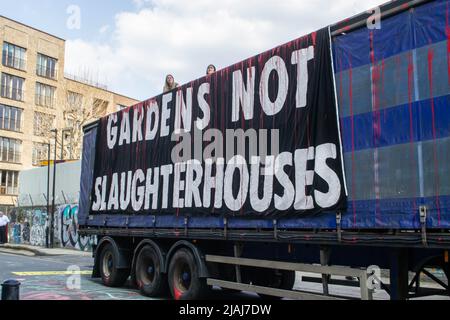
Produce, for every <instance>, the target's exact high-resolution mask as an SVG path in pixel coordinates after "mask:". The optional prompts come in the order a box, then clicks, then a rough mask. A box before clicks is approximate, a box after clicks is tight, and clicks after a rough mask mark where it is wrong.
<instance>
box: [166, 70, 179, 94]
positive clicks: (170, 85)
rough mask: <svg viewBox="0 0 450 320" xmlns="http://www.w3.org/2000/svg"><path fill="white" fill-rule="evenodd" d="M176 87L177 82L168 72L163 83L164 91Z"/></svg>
mask: <svg viewBox="0 0 450 320" xmlns="http://www.w3.org/2000/svg"><path fill="white" fill-rule="evenodd" d="M176 87H178V83H176V82H175V78H174V77H173V75H171V74H168V75H167V76H166V81H165V83H164V92H167V91H170V90H173V89H175V88H176Z"/></svg>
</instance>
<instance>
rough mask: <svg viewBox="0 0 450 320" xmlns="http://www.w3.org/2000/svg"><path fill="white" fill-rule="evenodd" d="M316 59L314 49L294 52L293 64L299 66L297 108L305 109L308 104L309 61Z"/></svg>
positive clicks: (309, 48) (311, 47)
mask: <svg viewBox="0 0 450 320" xmlns="http://www.w3.org/2000/svg"><path fill="white" fill-rule="evenodd" d="M312 59H314V47H313V46H310V47H308V48H306V49H301V50H297V51H294V52H293V53H292V60H291V62H292V64H293V65H295V64H296V65H297V94H296V99H297V100H296V101H297V108H304V107H306V104H307V101H306V100H307V99H306V98H307V92H308V61H309V60H312Z"/></svg>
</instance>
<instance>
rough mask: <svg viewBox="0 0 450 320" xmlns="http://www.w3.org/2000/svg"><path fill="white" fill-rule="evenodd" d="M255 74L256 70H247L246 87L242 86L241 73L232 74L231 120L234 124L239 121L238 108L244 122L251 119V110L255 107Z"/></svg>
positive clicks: (253, 68) (239, 71)
mask: <svg viewBox="0 0 450 320" xmlns="http://www.w3.org/2000/svg"><path fill="white" fill-rule="evenodd" d="M255 72H256V68H255V67H251V68H248V69H247V85H246V86H245V85H244V79H243V77H242V71H241V70H237V71H235V72H233V97H232V99H233V104H232V107H231V108H232V113H231V120H232V121H233V122H236V121H238V120H239V115H240V106H241V105H242V111H243V114H244V119H245V120H250V119H253V109H254V105H255Z"/></svg>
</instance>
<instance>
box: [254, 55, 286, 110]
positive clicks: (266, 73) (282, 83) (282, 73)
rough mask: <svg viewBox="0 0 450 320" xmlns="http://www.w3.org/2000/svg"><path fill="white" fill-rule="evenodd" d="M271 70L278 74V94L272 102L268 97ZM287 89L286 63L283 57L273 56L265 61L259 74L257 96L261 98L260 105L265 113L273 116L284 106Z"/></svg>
mask: <svg viewBox="0 0 450 320" xmlns="http://www.w3.org/2000/svg"><path fill="white" fill-rule="evenodd" d="M272 71H276V73H277V74H278V96H277V98H276V99H275V101H274V102H272V101H270V97H269V78H270V74H271V73H272ZM288 89H289V75H288V71H287V69H286V64H285V63H284V61H283V59H282V58H281V57H278V56H273V57H272V58H270V59H269V61H267V62H266V65H265V66H264V70H263V72H262V74H261V85H260V86H259V98H260V99H261V107H262V109H263V111H264V112H265V114H266V115H268V116H274V115H276V114H277V113H278V112H280V111H281V109H282V108H283V106H284V103H285V102H286V98H287V94H288Z"/></svg>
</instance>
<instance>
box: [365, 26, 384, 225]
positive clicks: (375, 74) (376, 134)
mask: <svg viewBox="0 0 450 320" xmlns="http://www.w3.org/2000/svg"><path fill="white" fill-rule="evenodd" d="M373 38H374V32H373V31H370V33H369V41H370V61H371V64H372V111H373V145H374V148H373V151H374V163H373V166H374V168H373V172H374V192H375V219H376V220H379V218H380V170H379V168H380V159H379V153H378V144H379V141H380V137H381V121H380V110H379V106H380V94H379V88H378V82H379V80H380V66H378V65H377V61H376V60H375V48H374V39H373ZM383 68H384V63H383V61H382V65H381V69H382V70H381V72H384V70H383Z"/></svg>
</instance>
